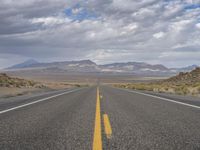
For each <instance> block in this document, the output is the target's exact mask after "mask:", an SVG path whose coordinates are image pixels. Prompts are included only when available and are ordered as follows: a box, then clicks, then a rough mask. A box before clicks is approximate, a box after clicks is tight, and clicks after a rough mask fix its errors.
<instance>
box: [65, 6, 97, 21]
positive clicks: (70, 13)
mask: <svg viewBox="0 0 200 150" xmlns="http://www.w3.org/2000/svg"><path fill="white" fill-rule="evenodd" d="M76 9H79V10H78V11H77V12H76V13H74V10H76ZM64 13H65V15H66V16H67V17H69V18H70V19H72V20H73V21H83V20H96V19H97V18H98V16H97V15H96V14H95V13H94V12H91V11H89V10H88V9H86V8H84V7H81V6H80V5H79V4H77V5H75V6H74V7H71V8H67V9H65V11H64Z"/></svg>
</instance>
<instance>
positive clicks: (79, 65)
mask: <svg viewBox="0 0 200 150" xmlns="http://www.w3.org/2000/svg"><path fill="white" fill-rule="evenodd" d="M20 69H23V70H26V69H28V70H30V69H34V70H35V69H40V70H44V71H45V70H48V71H49V72H51V71H54V72H55V70H59V71H62V70H63V71H71V72H96V71H99V67H98V65H97V64H96V63H94V62H92V61H90V60H80V61H63V62H50V63H38V62H36V61H30V60H28V61H25V62H24V63H21V64H17V65H14V66H11V67H9V68H7V69H6V70H20Z"/></svg>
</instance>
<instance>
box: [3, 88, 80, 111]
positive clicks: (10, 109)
mask: <svg viewBox="0 0 200 150" xmlns="http://www.w3.org/2000/svg"><path fill="white" fill-rule="evenodd" d="M81 89H83V88H81ZM81 89H74V90H71V91H66V92H64V93H60V94H57V95H53V96H50V97H46V98H42V99H39V100H37V101H33V102H30V103H26V104H23V105H20V106H16V107H13V108H9V109H6V110H2V111H0V114H3V113H6V112H9V111H12V110H16V109H19V108H22V107H26V106H29V105H32V104H35V103H39V102H42V101H46V100H49V99H52V98H55V97H58V96H61V95H64V94H69V93H72V92H75V91H79V90H81Z"/></svg>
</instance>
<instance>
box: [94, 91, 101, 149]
mask: <svg viewBox="0 0 200 150" xmlns="http://www.w3.org/2000/svg"><path fill="white" fill-rule="evenodd" d="M93 150H102V137H101V110H100V97H99V88H97V102H96V114H95V126H94V137H93Z"/></svg>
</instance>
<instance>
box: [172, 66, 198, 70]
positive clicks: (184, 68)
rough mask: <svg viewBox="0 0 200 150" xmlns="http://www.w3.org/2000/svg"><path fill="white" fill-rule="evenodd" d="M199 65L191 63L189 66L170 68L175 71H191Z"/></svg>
mask: <svg viewBox="0 0 200 150" xmlns="http://www.w3.org/2000/svg"><path fill="white" fill-rule="evenodd" d="M197 67H198V66H197V65H191V66H187V67H183V68H171V69H170V70H171V71H175V72H190V71H192V70H194V69H195V68H197Z"/></svg>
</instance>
